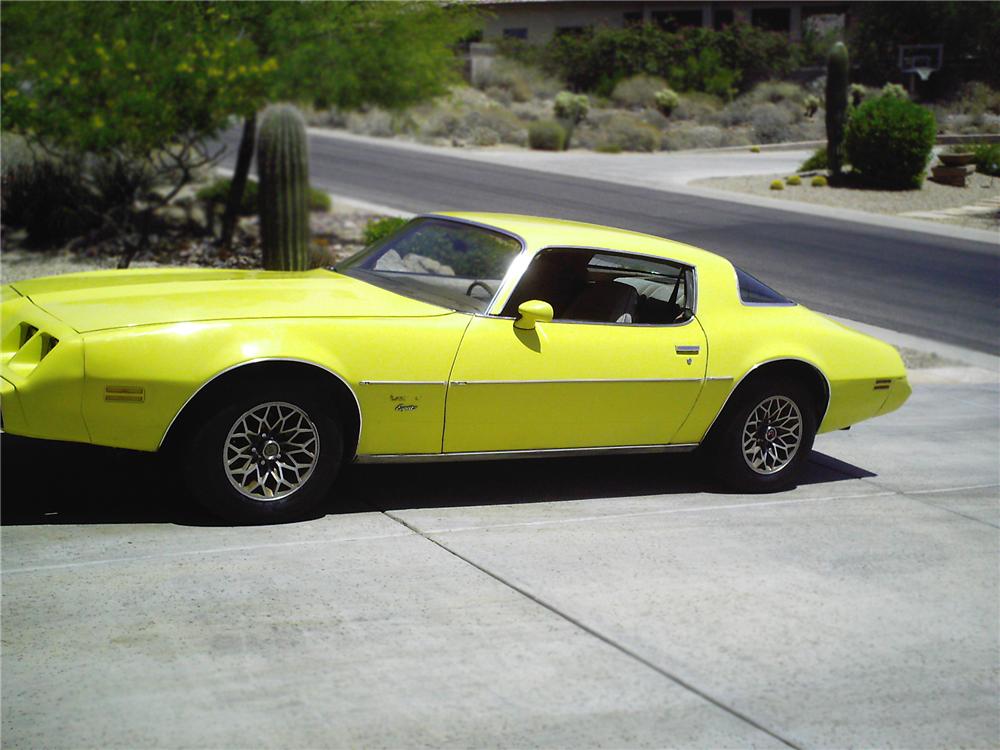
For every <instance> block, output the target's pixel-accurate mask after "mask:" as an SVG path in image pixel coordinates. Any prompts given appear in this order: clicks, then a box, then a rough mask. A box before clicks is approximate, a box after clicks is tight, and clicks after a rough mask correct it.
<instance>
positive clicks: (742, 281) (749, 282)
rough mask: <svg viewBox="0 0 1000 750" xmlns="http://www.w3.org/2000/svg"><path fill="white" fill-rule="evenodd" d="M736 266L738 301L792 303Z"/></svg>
mask: <svg viewBox="0 0 1000 750" xmlns="http://www.w3.org/2000/svg"><path fill="white" fill-rule="evenodd" d="M733 268H736V283H737V284H738V285H739V288H740V301H741V302H743V303H744V304H747V305H794V304H795V303H794V302H792V301H791V300H790V299H788V298H787V297H785V296H783V295H781V294H778V292H776V291H774V290H773V289H772V288H771V287H769V286H768V285H767V284H765V283H764V282H763V281H760V280H759V279H757V278H754V277H753V276H751V275H750V274H748V273H747V272H746V271H744V270H743V269H742V268H737V267H736V266H733Z"/></svg>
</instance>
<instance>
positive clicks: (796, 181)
mask: <svg viewBox="0 0 1000 750" xmlns="http://www.w3.org/2000/svg"><path fill="white" fill-rule="evenodd" d="M785 183H786V184H788V185H792V186H793V187H794V186H795V185H801V184H802V178H801V177H799V176H798V175H797V174H793V175H789V176H788V177H786V178H785Z"/></svg>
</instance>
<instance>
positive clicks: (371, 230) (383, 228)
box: [364, 216, 409, 246]
mask: <svg viewBox="0 0 1000 750" xmlns="http://www.w3.org/2000/svg"><path fill="white" fill-rule="evenodd" d="M408 222H409V219H401V218H399V217H398V216H385V217H383V218H381V219H371V220H370V221H369V222H368V223H367V224H366V225H365V232H364V240H365V245H366V246H367V245H374V244H375V243H376V242H378V241H379V240H382V239H384V238H386V237H388V236H389V235H392V234H395V233H396V232H398V231H399V230H400V229H402V228H403V227H404V226H406V224H407V223H408Z"/></svg>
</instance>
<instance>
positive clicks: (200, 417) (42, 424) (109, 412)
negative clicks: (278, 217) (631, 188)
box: [0, 213, 910, 522]
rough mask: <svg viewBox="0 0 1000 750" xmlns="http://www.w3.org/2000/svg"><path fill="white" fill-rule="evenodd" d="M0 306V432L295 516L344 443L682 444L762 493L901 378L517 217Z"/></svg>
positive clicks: (839, 334) (499, 452) (871, 358)
mask: <svg viewBox="0 0 1000 750" xmlns="http://www.w3.org/2000/svg"><path fill="white" fill-rule="evenodd" d="M2 313H3V317H2V359H0V375H2V377H3V380H2V415H3V426H4V429H5V430H6V431H8V432H10V433H13V434H17V435H26V436H31V437H36V438H47V439H52V440H69V441H78V442H84V443H95V444H98V445H107V446H116V447H121V448H131V449H136V450H141V451H156V450H166V449H171V450H176V451H178V452H179V454H180V456H181V463H182V465H183V466H184V467H185V470H186V474H187V479H188V481H189V482H190V486H191V489H192V491H193V492H194V493H195V494H196V495H197V497H198V498H199V499H200V500H201V501H202V502H203V503H204V504H205V505H206V506H208V507H209V508H210V509H211V510H213V511H214V512H216V513H217V514H220V515H222V516H224V517H227V518H230V519H233V520H237V521H265V522H266V521H269V520H273V521H277V520H285V519H289V518H295V517H299V516H302V515H303V514H305V513H307V512H308V511H309V510H310V509H312V508H313V507H314V506H315V505H316V504H317V503H318V502H319V501H320V500H321V499H322V498H323V497H324V496H326V495H327V493H328V491H329V490H330V488H331V485H332V483H333V481H334V478H335V477H336V475H337V471H338V469H339V467H340V466H341V464H342V463H343V462H344V461H345V460H347V461H350V460H354V461H359V462H379V461H382V462H388V461H418V460H449V459H451V460H455V459H483V458H492V457H525V456H558V455H579V454H585V453H589V452H593V453H611V452H626V453H627V452H654V451H663V452H669V451H690V450H694V449H696V448H699V447H700V448H701V449H702V450H703V451H704V452H705V453H706V454H707V457H708V465H709V466H710V467H711V468H712V470H713V472H714V473H716V475H717V476H719V477H722V478H724V479H725V480H726V481H727V482H728V483H729V484H730V485H731V486H733V487H736V488H739V489H743V490H749V491H760V490H769V489H779V488H782V487H787V486H788V485H790V484H791V483H793V482H794V481H795V479H796V475H797V474H798V472H799V471H800V469H801V467H802V465H803V463H804V461H805V459H806V456H807V454H808V453H809V451H810V449H811V448H812V444H813V438H814V436H815V434H816V433H817V432H828V431H830V430H837V429H841V428H844V427H848V426H849V425H852V424H854V423H856V422H860V421H861V420H864V419H868V418H870V417H874V416H877V415H880V414H885V413H887V412H890V411H892V410H893V409H896V408H898V407H899V406H900V405H901V404H902V403H903V402H904V401H905V400H906V399H907V397H908V396H909V395H910V387H909V384H908V382H907V379H906V371H905V369H904V367H903V363H902V360H901V359H900V357H899V355H898V354H897V352H896V351H895V350H894V349H893V348H892V347H890V346H889V345H887V344H885V343H882V342H880V341H877V340H875V339H872V338H870V337H868V336H865V335H863V334H861V333H857V332H855V331H852V330H850V329H847V328H845V327H843V326H841V325H840V324H838V323H835V322H833V321H831V320H829V319H827V318H825V317H823V316H822V315H819V314H817V313H814V312H811V311H809V310H807V309H806V308H804V307H802V306H801V305H798V304H796V303H794V302H792V301H790V300H788V299H786V298H785V297H783V296H782V295H780V294H779V293H777V292H775V291H774V290H772V289H770V288H769V287H767V286H765V285H764V284H762V283H761V282H760V281H758V280H757V279H755V278H754V277H752V276H751V275H749V274H748V273H745V272H744V271H742V270H740V269H738V268H735V267H734V266H733V265H732V263H730V262H729V261H727V260H725V259H724V258H721V257H719V256H717V255H714V254H712V253H709V252H706V251H704V250H699V249H696V248H693V247H689V246H686V245H683V244H679V243H677V242H672V241H669V240H665V239H661V238H658V237H652V236H649V235H645V234H638V233H634V232H627V231H623V230H619V229H610V228H606V227H599V226H593V225H587V224H579V223H574V222H566V221H556V220H551V219H541V218H534V217H527V216H512V215H500V214H469V213H462V214H458V213H456V214H439V215H430V216H423V217H420V218H417V219H415V220H413V221H412V222H410V223H408V224H407V225H406V226H405V227H403V229H401V230H400V231H399V232H398V233H397V234H395V235H393V236H392V237H389V238H388V239H385V240H383V241H381V242H378V243H376V244H375V245H373V246H371V247H369V248H367V249H365V250H363V251H362V252H361V253H359V254H358V255H355V256H354V257H352V258H350V259H348V260H346V261H344V262H343V263H341V264H340V265H338V266H336V268H333V269H316V270H312V271H308V272H302V273H279V272H265V271H227V270H186V269H185V270H181V269H165V270H157V269H150V270H146V269H143V270H133V271H109V272H96V273H85V274H75V275H70V276H61V277H52V278H44V279H36V280H32V281H24V282H17V283H15V284H13V285H10V286H5V287H3V308H2Z"/></svg>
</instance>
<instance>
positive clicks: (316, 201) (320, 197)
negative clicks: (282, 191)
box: [195, 178, 333, 216]
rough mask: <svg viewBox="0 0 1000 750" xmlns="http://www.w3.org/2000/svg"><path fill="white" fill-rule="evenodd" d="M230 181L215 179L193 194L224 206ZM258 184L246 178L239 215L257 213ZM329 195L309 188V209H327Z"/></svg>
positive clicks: (227, 198) (227, 197) (330, 204)
mask: <svg viewBox="0 0 1000 750" xmlns="http://www.w3.org/2000/svg"><path fill="white" fill-rule="evenodd" d="M230 185H231V181H230V180H229V179H228V178H226V179H219V180H215V181H214V182H212V183H210V184H208V185H206V186H205V187H203V188H201V189H200V190H199V191H198V192H197V193H196V194H195V196H196V197H197V198H198V200H200V201H204V202H206V203H212V204H214V205H219V206H224V205H226V201H227V200H229V186H230ZM258 194H259V186H258V185H257V180H252V179H248V180H247V184H246V187H244V188H243V197H242V199H241V200H240V207H239V210H238V213H239V215H240V216H254V215H256V213H257V200H258V197H257V196H258ZM332 205H333V204H332V202H331V200H330V196H329V194H328V193H326V192H325V191H323V190H320V189H319V188H314V187H310V188H309V210H310V211H329V210H330V208H331V207H332Z"/></svg>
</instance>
